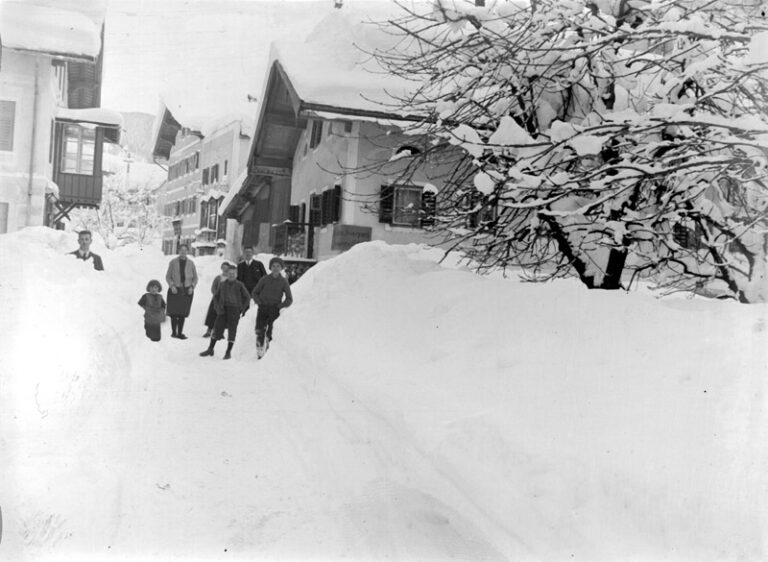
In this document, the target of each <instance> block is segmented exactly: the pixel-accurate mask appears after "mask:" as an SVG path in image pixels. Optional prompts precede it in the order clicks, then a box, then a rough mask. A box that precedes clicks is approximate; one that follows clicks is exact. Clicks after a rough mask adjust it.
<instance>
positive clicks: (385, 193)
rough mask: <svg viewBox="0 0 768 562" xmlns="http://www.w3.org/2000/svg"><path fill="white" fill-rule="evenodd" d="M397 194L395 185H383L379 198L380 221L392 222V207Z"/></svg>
mask: <svg viewBox="0 0 768 562" xmlns="http://www.w3.org/2000/svg"><path fill="white" fill-rule="evenodd" d="M394 196H395V187H394V186H392V185H382V186H381V197H380V199H379V222H387V223H390V224H392V207H393V200H394Z"/></svg>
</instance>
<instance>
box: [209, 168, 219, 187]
mask: <svg viewBox="0 0 768 562" xmlns="http://www.w3.org/2000/svg"><path fill="white" fill-rule="evenodd" d="M210 180H211V183H216V182H217V181H219V165H218V164H214V165H213V166H211V175H210Z"/></svg>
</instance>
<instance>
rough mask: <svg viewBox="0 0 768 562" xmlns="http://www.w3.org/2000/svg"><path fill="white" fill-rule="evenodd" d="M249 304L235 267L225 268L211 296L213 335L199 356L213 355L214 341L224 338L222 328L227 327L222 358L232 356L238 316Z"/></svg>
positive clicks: (245, 310)
mask: <svg viewBox="0 0 768 562" xmlns="http://www.w3.org/2000/svg"><path fill="white" fill-rule="evenodd" d="M250 305H251V297H250V295H249V294H248V291H247V290H246V288H245V285H243V284H242V283H241V282H240V281H238V280H237V269H236V268H234V267H230V268H227V278H226V279H225V280H224V281H222V282H221V283H219V287H218V288H217V289H216V294H215V295H214V296H213V308H214V310H216V323H215V324H214V325H213V335H212V336H211V343H210V344H209V345H208V349H206V350H205V351H203V352H202V353H200V356H201V357H208V356H211V355H213V348H214V346H215V345H216V342H217V341H218V340H220V339H224V328H226V329H227V351H226V353H225V354H224V359H230V358H231V357H232V346H233V345H234V344H235V336H237V325H238V323H239V322H240V317H241V316H244V315H245V313H246V312H247V311H248V308H249V307H250Z"/></svg>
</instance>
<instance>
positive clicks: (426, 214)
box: [421, 191, 437, 228]
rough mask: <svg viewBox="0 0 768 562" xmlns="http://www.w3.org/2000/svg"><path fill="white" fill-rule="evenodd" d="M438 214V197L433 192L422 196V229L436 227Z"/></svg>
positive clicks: (425, 192) (427, 192)
mask: <svg viewBox="0 0 768 562" xmlns="http://www.w3.org/2000/svg"><path fill="white" fill-rule="evenodd" d="M436 214H437V195H436V194H435V193H434V192H433V191H423V192H422V194H421V227H422V228H424V227H427V226H434V224H435V215H436Z"/></svg>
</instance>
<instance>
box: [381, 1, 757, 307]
mask: <svg viewBox="0 0 768 562" xmlns="http://www.w3.org/2000/svg"><path fill="white" fill-rule="evenodd" d="M402 9H403V15H402V17H400V18H398V19H393V20H391V21H389V22H387V23H386V28H387V29H388V30H390V32H391V33H394V34H398V35H399V36H400V40H399V42H398V44H397V46H396V47H395V48H393V49H391V50H388V51H386V52H378V53H375V56H376V57H377V59H378V60H379V62H380V64H381V65H382V66H383V68H384V69H385V70H386V71H387V72H389V73H391V74H394V75H397V76H399V77H402V78H405V79H408V80H410V81H411V82H412V84H413V88H412V90H411V91H410V94H409V95H408V96H407V97H399V98H397V99H395V100H394V101H393V110H397V111H398V112H399V113H401V114H408V115H421V116H423V119H422V121H421V122H420V123H418V124H417V125H416V126H415V127H414V128H413V129H412V130H411V133H412V134H414V135H419V136H420V137H421V138H424V139H430V141H429V142H426V143H425V147H426V149H425V150H423V151H419V152H417V153H416V154H413V155H410V156H409V158H410V162H409V166H407V167H406V171H405V173H404V174H403V175H404V177H405V176H407V174H408V173H409V172H410V171H412V170H414V169H416V168H418V167H419V166H423V165H425V164H427V163H428V161H429V159H430V158H434V157H435V154H436V153H437V154H440V153H450V154H451V156H450V157H451V158H454V159H456V161H455V164H454V165H453V166H451V170H450V173H448V174H446V175H445V176H444V177H443V178H442V179H443V183H444V187H443V188H442V189H441V191H440V195H439V199H438V212H437V216H436V223H435V224H436V226H435V228H437V229H439V230H440V231H441V232H442V233H444V234H445V235H446V236H447V237H448V239H449V240H450V241H451V242H452V247H453V248H457V249H461V250H462V251H464V252H465V253H466V254H467V255H468V256H469V257H471V258H472V259H473V260H474V261H475V262H476V263H478V264H479V266H480V267H481V268H498V267H502V268H506V267H512V266H514V267H522V268H523V272H524V274H525V275H526V276H527V277H528V278H530V279H532V280H545V279H551V278H553V277H560V276H566V275H574V274H575V275H577V276H578V277H579V279H580V280H581V281H582V282H583V283H584V284H585V285H586V286H587V287H590V288H602V289H618V288H629V287H630V286H631V285H632V283H633V281H634V280H636V279H637V278H638V277H640V276H642V277H647V278H650V279H653V280H655V281H656V282H657V283H658V285H660V286H662V287H668V288H672V289H673V290H676V289H682V290H703V289H706V290H709V291H713V292H715V293H716V294H719V295H725V296H730V297H733V298H735V299H737V300H739V301H740V302H755V301H765V300H767V299H768V288H766V283H768V273H767V271H766V270H767V269H768V268H767V267H766V256H767V255H768V235H767V233H768V218H767V216H766V208H768V187H766V181H767V179H768V178H766V166H767V165H768V149H767V148H766V147H768V97H766V96H767V94H768V32H767V31H766V30H767V29H768V25H766V21H765V19H764V14H762V12H761V6H760V4H758V3H755V2H735V1H733V2H720V1H713V0H667V1H664V2H655V1H654V2H650V1H645V0H616V1H612V0H595V1H588V0H535V1H533V2H529V3H516V2H504V1H499V2H495V3H491V2H489V5H488V6H476V5H475V4H474V2H462V1H460V0H436V1H435V2H434V3H433V4H432V5H431V8H430V9H427V10H423V9H420V8H414V7H412V6H410V5H405V4H403V5H402ZM457 153H458V154H459V156H458V157H457V156H456V154H457Z"/></svg>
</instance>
